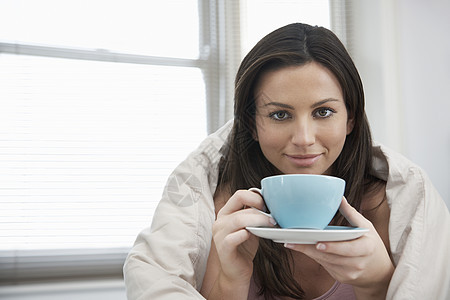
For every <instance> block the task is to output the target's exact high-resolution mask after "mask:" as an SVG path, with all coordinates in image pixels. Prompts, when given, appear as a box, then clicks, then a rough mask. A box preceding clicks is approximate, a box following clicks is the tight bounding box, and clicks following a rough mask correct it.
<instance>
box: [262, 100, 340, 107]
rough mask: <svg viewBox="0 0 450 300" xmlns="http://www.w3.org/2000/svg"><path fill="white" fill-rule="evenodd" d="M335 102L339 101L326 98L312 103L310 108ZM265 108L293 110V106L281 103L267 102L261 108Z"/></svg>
mask: <svg viewBox="0 0 450 300" xmlns="http://www.w3.org/2000/svg"><path fill="white" fill-rule="evenodd" d="M337 101H339V100H338V99H335V98H327V99H324V100H321V101H319V102H316V103H314V104H313V105H311V108H316V107H319V106H321V105H324V104H325V103H328V102H337ZM267 106H278V107H282V108H287V109H292V110H294V109H295V108H294V107H293V106H291V105H289V104H285V103H281V102H269V103H266V104H264V105H263V107H267Z"/></svg>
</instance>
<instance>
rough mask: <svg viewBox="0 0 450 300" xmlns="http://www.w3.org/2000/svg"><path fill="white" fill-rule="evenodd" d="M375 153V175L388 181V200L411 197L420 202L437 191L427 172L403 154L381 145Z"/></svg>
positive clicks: (373, 160) (373, 163) (373, 161)
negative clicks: (430, 193) (430, 192)
mask: <svg viewBox="0 0 450 300" xmlns="http://www.w3.org/2000/svg"><path fill="white" fill-rule="evenodd" d="M373 153H374V155H373V159H372V165H373V168H374V172H375V174H374V175H375V176H376V177H378V178H381V179H383V180H384V181H386V196H387V198H388V200H389V199H390V200H392V199H393V198H396V199H398V197H402V198H403V197H409V198H411V196H412V197H413V198H414V199H416V200H419V199H423V198H424V197H425V196H426V194H427V193H428V192H429V191H434V190H435V189H434V186H433V185H432V183H431V181H430V179H429V178H428V176H427V174H426V172H425V171H424V170H423V169H422V168H421V167H419V166H418V165H416V164H415V163H413V162H412V161H410V160H409V159H407V158H406V157H405V156H403V155H402V154H400V153H398V152H396V151H393V150H392V149H389V148H388V147H386V146H383V145H380V144H378V145H375V146H374V149H373ZM410 201H411V199H410ZM389 202H390V201H389Z"/></svg>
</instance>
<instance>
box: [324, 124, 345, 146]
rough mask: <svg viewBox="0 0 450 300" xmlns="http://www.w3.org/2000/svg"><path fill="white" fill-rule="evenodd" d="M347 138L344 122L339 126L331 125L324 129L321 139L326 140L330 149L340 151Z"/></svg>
mask: <svg viewBox="0 0 450 300" xmlns="http://www.w3.org/2000/svg"><path fill="white" fill-rule="evenodd" d="M346 138H347V126H346V124H343V125H339V126H331V127H329V128H328V130H324V134H323V139H322V141H326V143H327V144H328V147H329V148H330V150H333V151H337V152H341V150H342V147H343V146H344V143H345V139H346Z"/></svg>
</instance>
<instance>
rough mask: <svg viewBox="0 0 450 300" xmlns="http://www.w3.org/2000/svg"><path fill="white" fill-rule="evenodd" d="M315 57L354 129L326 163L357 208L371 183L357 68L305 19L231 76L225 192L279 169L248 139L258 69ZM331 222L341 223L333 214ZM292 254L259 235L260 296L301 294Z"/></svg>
mask: <svg viewBox="0 0 450 300" xmlns="http://www.w3.org/2000/svg"><path fill="white" fill-rule="evenodd" d="M313 61H314V62H316V63H319V64H321V65H322V66H324V67H326V68H327V69H328V70H330V71H331V72H332V73H333V74H334V76H335V77H336V78H337V80H338V81H339V84H340V86H341V89H342V92H343V96H344V101H345V105H346V108H347V112H348V116H349V118H352V119H353V121H354V128H353V130H352V132H351V133H350V134H349V135H348V136H347V138H346V141H345V144H344V147H343V149H342V152H341V154H340V155H339V157H338V158H337V159H336V161H335V162H334V164H333V166H332V172H333V173H332V175H333V176H337V177H340V178H342V179H344V180H345V181H346V189H345V197H346V198H347V200H348V202H349V203H350V204H351V205H352V206H353V207H355V208H356V209H357V210H359V209H360V206H361V200H362V199H363V196H364V195H365V194H366V193H367V191H368V189H369V188H370V187H372V186H373V185H375V184H376V181H377V180H376V179H375V178H374V177H372V176H371V175H370V174H373V172H372V165H371V158H372V139H371V134H370V129H369V124H368V121H367V118H366V114H365V111H364V92H363V86H362V83H361V79H360V76H359V74H358V71H357V69H356V67H355V65H354V63H353V61H352V59H351V57H350V55H349V54H348V53H347V50H346V49H345V47H344V46H343V45H342V43H341V42H340V41H339V39H338V38H337V37H336V35H335V34H333V33H332V32H331V31H330V30H328V29H326V28H323V27H317V26H315V27H313V26H310V25H306V24H300V23H295V24H290V25H287V26H284V27H282V28H279V29H277V30H275V31H273V32H272V33H270V34H268V35H267V36H265V37H264V38H263V39H262V40H260V41H259V42H258V43H257V44H256V45H255V46H254V48H253V49H252V50H251V51H250V52H249V53H248V54H247V56H246V57H245V58H244V59H243V61H242V63H241V65H240V67H239V70H238V72H237V75H236V81H235V96H234V101H235V103H234V124H233V128H232V132H231V134H230V137H229V140H228V142H227V148H226V151H225V155H224V157H223V159H222V160H221V162H220V166H219V170H220V172H219V173H220V174H219V187H220V188H228V189H229V192H230V193H234V192H235V191H237V190H239V189H248V188H250V187H253V186H256V187H259V186H260V181H261V179H262V178H264V177H267V176H271V175H275V174H279V173H280V171H279V170H277V168H276V167H275V166H273V165H272V164H271V163H270V162H269V161H268V160H267V159H266V158H265V157H264V155H263V153H262V151H261V148H260V146H259V143H258V142H257V141H255V140H254V138H253V134H254V132H255V131H256V129H255V110H256V107H255V96H256V95H255V94H254V90H255V86H256V85H257V83H258V80H259V78H260V77H261V75H262V74H264V73H265V72H267V71H270V70H276V69H280V68H283V67H288V66H301V65H304V64H307V63H309V62H313ZM332 222H333V224H339V225H347V223H346V220H345V219H344V217H343V216H342V215H340V214H339V213H338V214H337V215H336V216H335V218H334V219H333V221H332ZM292 268H293V264H292V257H291V256H290V254H289V251H288V250H286V249H285V248H284V247H283V246H282V245H279V244H276V243H273V242H272V241H270V240H264V239H260V246H259V249H258V252H257V254H256V257H255V261H254V277H255V280H256V281H257V282H258V283H259V286H260V293H261V294H264V295H265V297H266V299H270V298H272V297H273V296H289V297H293V298H297V299H301V298H303V295H304V293H303V291H302V289H301V286H300V284H299V283H297V282H296V281H295V280H294V278H293V269H292Z"/></svg>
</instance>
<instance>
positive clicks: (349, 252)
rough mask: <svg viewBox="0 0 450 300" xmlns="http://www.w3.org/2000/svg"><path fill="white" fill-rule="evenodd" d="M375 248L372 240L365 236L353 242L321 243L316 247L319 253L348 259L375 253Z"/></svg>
mask: <svg viewBox="0 0 450 300" xmlns="http://www.w3.org/2000/svg"><path fill="white" fill-rule="evenodd" d="M373 248H374V247H373V243H372V241H371V239H367V238H365V236H361V237H359V238H357V239H354V240H351V241H344V242H320V243H318V244H317V245H316V249H317V250H318V251H321V252H323V253H328V254H335V255H339V256H346V257H359V256H366V255H369V254H370V253H372V252H373Z"/></svg>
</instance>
